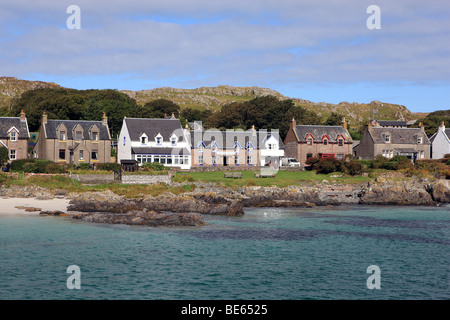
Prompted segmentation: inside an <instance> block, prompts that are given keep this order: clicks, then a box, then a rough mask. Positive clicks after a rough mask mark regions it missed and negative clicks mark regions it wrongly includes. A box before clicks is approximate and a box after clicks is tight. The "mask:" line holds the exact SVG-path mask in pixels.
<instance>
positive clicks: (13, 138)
mask: <svg viewBox="0 0 450 320" xmlns="http://www.w3.org/2000/svg"><path fill="white" fill-rule="evenodd" d="M10 138H11V141H17V132H15V131H11V134H10Z"/></svg>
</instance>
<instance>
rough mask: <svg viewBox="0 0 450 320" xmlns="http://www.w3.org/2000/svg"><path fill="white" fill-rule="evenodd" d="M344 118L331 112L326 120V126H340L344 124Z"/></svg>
mask: <svg viewBox="0 0 450 320" xmlns="http://www.w3.org/2000/svg"><path fill="white" fill-rule="evenodd" d="M343 117H344V116H343V115H342V114H340V113H336V112H331V115H330V117H329V118H328V119H327V120H325V122H324V125H326V126H340V125H341V124H342V118H343Z"/></svg>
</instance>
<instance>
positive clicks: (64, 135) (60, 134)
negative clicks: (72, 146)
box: [59, 131, 66, 141]
mask: <svg viewBox="0 0 450 320" xmlns="http://www.w3.org/2000/svg"><path fill="white" fill-rule="evenodd" d="M59 140H60V141H66V132H65V131H60V132H59Z"/></svg>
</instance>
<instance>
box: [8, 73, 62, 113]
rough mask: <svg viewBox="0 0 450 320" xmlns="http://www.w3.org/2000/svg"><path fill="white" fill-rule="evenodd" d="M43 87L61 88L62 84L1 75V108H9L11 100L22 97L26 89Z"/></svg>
mask: <svg viewBox="0 0 450 320" xmlns="http://www.w3.org/2000/svg"><path fill="white" fill-rule="evenodd" d="M41 88H61V86H60V85H58V84H56V83H53V82H42V81H29V80H20V79H17V78H14V77H0V109H8V108H9V106H10V102H11V100H12V99H14V98H18V97H20V96H21V95H22V93H24V92H25V91H28V90H34V89H41Z"/></svg>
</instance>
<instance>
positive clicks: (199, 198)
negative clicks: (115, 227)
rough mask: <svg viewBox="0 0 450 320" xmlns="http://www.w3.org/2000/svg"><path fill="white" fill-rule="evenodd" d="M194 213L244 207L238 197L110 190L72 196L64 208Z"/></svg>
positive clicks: (233, 213)
mask: <svg viewBox="0 0 450 320" xmlns="http://www.w3.org/2000/svg"><path fill="white" fill-rule="evenodd" d="M144 209H146V210H149V211H158V212H162V211H168V212H178V213H186V212H197V213H199V214H211V215H226V216H239V215H243V214H244V206H243V204H242V203H241V201H240V200H239V199H227V198H224V197H220V196H214V195H212V194H206V195H182V196H175V195H173V194H163V195H160V196H158V197H151V196H146V197H144V198H141V199H126V198H123V197H119V196H117V195H114V194H113V193H112V192H111V193H107V192H106V193H86V194H80V195H79V196H76V197H73V198H72V200H70V202H69V206H68V208H67V210H69V211H81V212H110V213H126V212H130V211H134V210H138V211H139V210H144Z"/></svg>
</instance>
